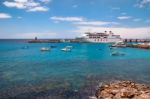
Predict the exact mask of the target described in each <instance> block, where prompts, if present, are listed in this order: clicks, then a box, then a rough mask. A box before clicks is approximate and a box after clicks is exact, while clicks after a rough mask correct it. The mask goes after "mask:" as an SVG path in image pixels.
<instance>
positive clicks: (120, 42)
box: [110, 41, 127, 47]
mask: <svg viewBox="0 0 150 99" xmlns="http://www.w3.org/2000/svg"><path fill="white" fill-rule="evenodd" d="M110 47H127V45H126V44H125V43H124V42H122V41H119V42H116V43H114V44H112V45H111V46H110Z"/></svg>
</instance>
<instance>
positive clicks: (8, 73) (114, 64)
mask: <svg viewBox="0 0 150 99" xmlns="http://www.w3.org/2000/svg"><path fill="white" fill-rule="evenodd" d="M52 45H55V46H57V47H56V48H53V49H52V50H51V51H50V52H41V51H40V48H41V47H50V46H52ZM68 45H69V46H73V50H72V51H71V52H62V51H61V50H60V49H61V48H63V47H65V46H68ZM24 46H28V48H27V49H23V48H22V47H24ZM108 46H109V44H90V43H45V44H38V43H37V44H29V43H26V42H24V41H15V40H13V41H11V40H10V41H0V96H1V97H4V96H7V98H18V97H21V98H23V99H26V98H28V99H30V98H31V99H36V98H37V97H51V98H50V99H82V98H83V99H87V97H88V96H91V95H94V91H95V89H96V86H97V85H98V84H99V83H100V82H107V81H114V80H126V79H128V80H134V81H137V82H141V83H150V65H149V62H150V50H144V49H136V48H117V49H112V50H111V49H110V48H109V47H108ZM113 51H119V52H123V53H125V56H111V54H110V53H111V52H113ZM58 93H59V94H58ZM60 97H61V98H60Z"/></svg>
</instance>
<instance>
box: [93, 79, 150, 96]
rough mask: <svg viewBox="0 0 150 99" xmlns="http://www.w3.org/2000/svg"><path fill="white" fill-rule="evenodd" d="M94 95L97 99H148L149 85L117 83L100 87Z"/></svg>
mask: <svg viewBox="0 0 150 99" xmlns="http://www.w3.org/2000/svg"><path fill="white" fill-rule="evenodd" d="M95 95H96V97H97V99H150V85H145V84H138V83H135V82H132V81H119V82H115V83H111V84H104V85H101V86H100V87H99V88H98V90H97V91H96V94H95Z"/></svg>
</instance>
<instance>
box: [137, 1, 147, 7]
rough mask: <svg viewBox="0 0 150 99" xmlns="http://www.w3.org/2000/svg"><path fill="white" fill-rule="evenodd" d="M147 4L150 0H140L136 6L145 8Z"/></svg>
mask: <svg viewBox="0 0 150 99" xmlns="http://www.w3.org/2000/svg"><path fill="white" fill-rule="evenodd" d="M146 5H150V0H140V1H138V3H137V4H135V6H136V7H139V8H143V7H144V6H146Z"/></svg>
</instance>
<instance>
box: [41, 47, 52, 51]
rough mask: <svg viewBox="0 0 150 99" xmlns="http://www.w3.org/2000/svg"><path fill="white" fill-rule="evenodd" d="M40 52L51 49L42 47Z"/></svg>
mask: <svg viewBox="0 0 150 99" xmlns="http://www.w3.org/2000/svg"><path fill="white" fill-rule="evenodd" d="M40 50H41V51H50V48H46V47H42V48H41V49H40Z"/></svg>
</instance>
